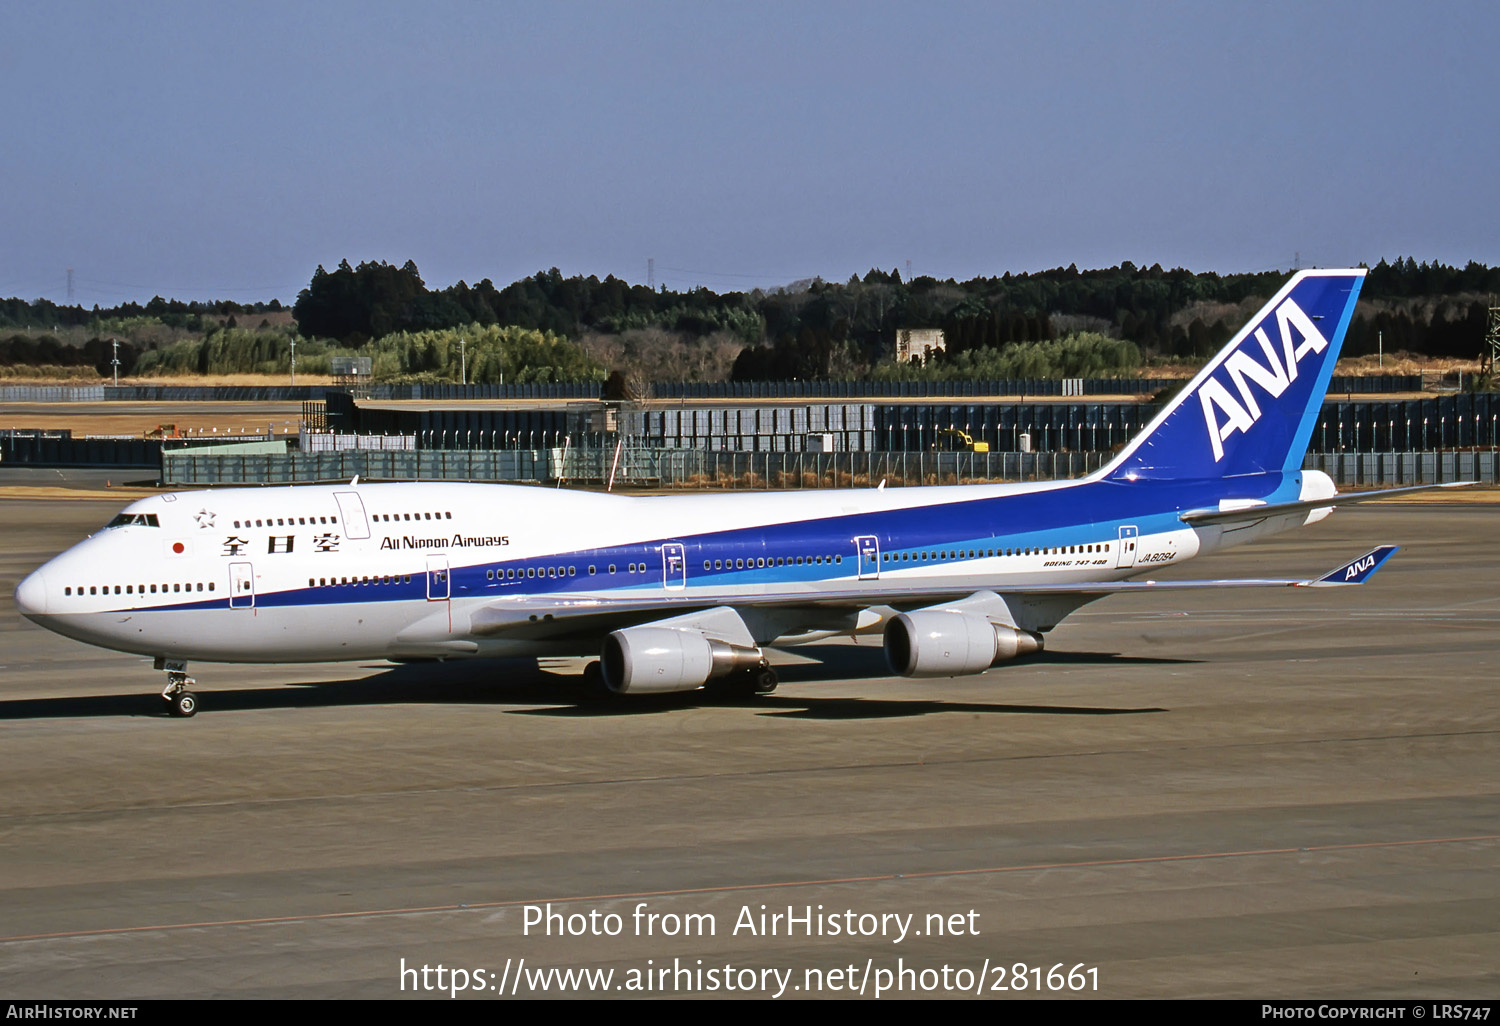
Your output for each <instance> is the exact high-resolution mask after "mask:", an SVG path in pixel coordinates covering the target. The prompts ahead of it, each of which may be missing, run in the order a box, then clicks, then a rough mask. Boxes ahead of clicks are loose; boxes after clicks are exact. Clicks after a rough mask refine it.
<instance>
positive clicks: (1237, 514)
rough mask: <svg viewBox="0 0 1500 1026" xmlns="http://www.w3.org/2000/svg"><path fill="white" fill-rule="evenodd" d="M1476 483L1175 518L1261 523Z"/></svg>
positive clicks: (1195, 523)
mask: <svg viewBox="0 0 1500 1026" xmlns="http://www.w3.org/2000/svg"><path fill="white" fill-rule="evenodd" d="M1478 483H1479V482H1478V481H1448V482H1445V483H1443V484H1428V485H1413V486H1411V487H1409V488H1382V489H1380V490H1379V491H1374V492H1347V493H1345V494H1343V495H1333V496H1329V497H1328V498H1326V499H1304V500H1302V501H1301V502H1277V503H1271V504H1269V505H1265V504H1263V505H1259V506H1246V507H1244V508H1242V509H1229V510H1216V509H1210V510H1195V511H1191V512H1188V513H1184V514H1182V516H1180V517H1178V518H1177V519H1179V520H1181V521H1182V522H1183V523H1184V524H1188V525H1189V526H1192V527H1202V526H1206V525H1208V524H1219V525H1223V524H1248V523H1255V522H1257V521H1260V520H1265V519H1266V518H1268V517H1278V516H1285V515H1287V514H1291V513H1310V512H1312V511H1313V510H1315V509H1330V508H1332V507H1334V506H1353V505H1355V504H1356V503H1361V502H1374V501H1375V500H1376V499H1389V498H1391V497H1393V496H1397V495H1410V494H1411V493H1413V492H1430V491H1433V490H1435V489H1438V488H1468V487H1469V486H1471V485H1476V484H1478Z"/></svg>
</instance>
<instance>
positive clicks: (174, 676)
mask: <svg viewBox="0 0 1500 1026" xmlns="http://www.w3.org/2000/svg"><path fill="white" fill-rule="evenodd" d="M156 668H157V669H158V670H166V671H167V686H166V687H165V688H163V689H162V692H161V700H162V701H163V702H165V703H167V712H168V713H170V714H171V715H173V716H181V717H184V718H186V717H188V716H192V715H193V714H194V713H196V712H197V711H198V696H197V695H195V694H193V693H192V692H191V691H189V690H188V686H189V685H192V684H196V683H198V682H197V681H195V680H194V679H193V678H191V677H189V676H188V675H187V664H186V663H183V662H177V661H171V662H169V661H167V660H165V659H162V660H158V662H157V667H156Z"/></svg>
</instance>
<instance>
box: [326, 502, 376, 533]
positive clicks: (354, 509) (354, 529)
mask: <svg viewBox="0 0 1500 1026" xmlns="http://www.w3.org/2000/svg"><path fill="white" fill-rule="evenodd" d="M333 498H334V501H335V502H337V503H338V504H339V513H340V514H342V516H343V518H344V537H345V538H368V537H370V518H369V516H367V515H366V513H365V502H364V500H363V499H361V498H360V497H359V493H358V492H334V493H333Z"/></svg>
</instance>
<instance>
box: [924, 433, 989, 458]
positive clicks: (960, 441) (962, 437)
mask: <svg viewBox="0 0 1500 1026" xmlns="http://www.w3.org/2000/svg"><path fill="white" fill-rule="evenodd" d="M933 448H934V449H937V450H938V451H939V452H989V451H990V443H989V442H976V441H974V439H973V437H972V436H971V435H970V434H969V433H968V432H967V431H960V430H959V429H958V428H941V429H940V430H939V431H938V433H937V441H936V442H934V443H933Z"/></svg>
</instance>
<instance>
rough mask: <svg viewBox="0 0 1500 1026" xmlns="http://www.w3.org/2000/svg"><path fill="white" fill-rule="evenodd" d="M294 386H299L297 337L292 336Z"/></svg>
mask: <svg viewBox="0 0 1500 1026" xmlns="http://www.w3.org/2000/svg"><path fill="white" fill-rule="evenodd" d="M291 347H292V384H293V385H296V384H297V337H296V336H295V335H294V336H292V341H291Z"/></svg>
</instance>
